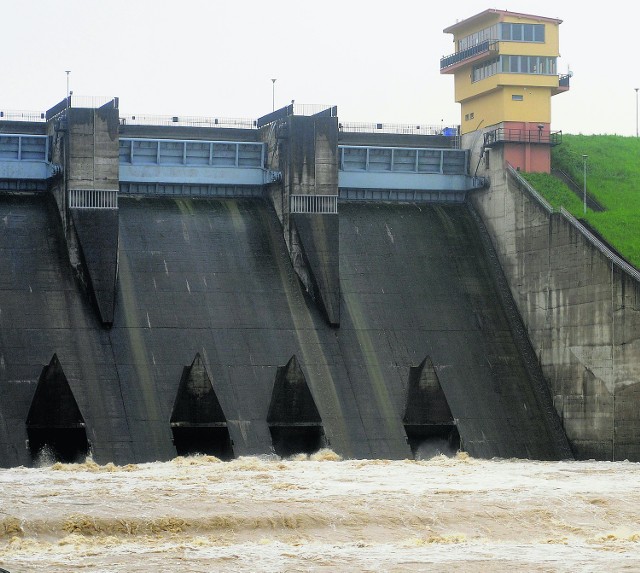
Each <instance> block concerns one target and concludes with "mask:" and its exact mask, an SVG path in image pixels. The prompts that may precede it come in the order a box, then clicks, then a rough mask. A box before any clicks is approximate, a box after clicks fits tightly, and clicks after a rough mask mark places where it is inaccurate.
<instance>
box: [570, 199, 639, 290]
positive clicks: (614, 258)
mask: <svg viewBox="0 0 640 573" xmlns="http://www.w3.org/2000/svg"><path fill="white" fill-rule="evenodd" d="M560 213H561V214H562V216H563V217H564V218H565V219H567V221H569V222H570V223H571V224H572V225H573V226H574V227H575V228H576V229H578V231H580V232H581V233H582V234H583V235H584V236H585V238H586V239H587V240H588V241H589V242H590V243H591V244H592V245H593V246H594V247H595V248H596V249H598V250H599V251H600V252H601V253H602V254H603V255H604V256H605V257H607V259H609V260H610V261H611V262H612V263H613V264H615V265H616V266H618V267H620V268H621V269H622V270H623V271H625V272H626V273H627V274H629V275H631V276H632V277H633V278H634V279H635V280H637V281H638V282H640V272H639V271H638V270H637V269H636V268H634V267H632V266H631V265H630V264H629V263H627V262H626V261H625V260H623V259H621V258H620V257H619V256H618V255H616V254H615V253H614V252H613V251H612V250H611V249H610V248H609V247H607V245H605V244H604V243H603V242H602V241H601V240H600V239H598V237H596V236H595V235H594V234H593V233H592V232H591V231H589V229H587V228H586V227H585V226H584V225H583V224H582V223H581V222H580V221H578V219H576V218H575V217H574V216H573V215H572V214H571V213H569V211H567V210H566V209H565V208H564V207H560Z"/></svg>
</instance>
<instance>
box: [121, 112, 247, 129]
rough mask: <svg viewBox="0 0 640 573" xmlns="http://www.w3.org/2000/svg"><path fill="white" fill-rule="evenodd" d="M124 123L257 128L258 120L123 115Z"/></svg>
mask: <svg viewBox="0 0 640 573" xmlns="http://www.w3.org/2000/svg"><path fill="white" fill-rule="evenodd" d="M120 123H121V124H122V125H160V126H162V125H184V126H189V127H226V128H235V129H256V120H253V119H247V118H238V117H200V116H194V115H138V114H133V115H121V116H120Z"/></svg>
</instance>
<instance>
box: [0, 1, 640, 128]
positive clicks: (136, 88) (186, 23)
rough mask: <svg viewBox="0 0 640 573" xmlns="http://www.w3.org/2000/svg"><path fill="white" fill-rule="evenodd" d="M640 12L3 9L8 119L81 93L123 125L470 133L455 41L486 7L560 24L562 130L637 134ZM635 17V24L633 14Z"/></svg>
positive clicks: (611, 7) (556, 7)
mask: <svg viewBox="0 0 640 573" xmlns="http://www.w3.org/2000/svg"><path fill="white" fill-rule="evenodd" d="M632 5H633V4H632V3H629V2H626V1H625V2H623V1H622V0H610V1H609V2H607V3H606V9H605V7H604V6H603V5H602V4H600V7H598V4H596V2H595V1H594V0H584V1H581V2H568V1H565V2H561V1H558V0H555V1H550V0H517V1H515V0H514V1H513V2H512V3H511V4H508V5H504V6H495V5H493V6H492V5H491V4H487V3H484V2H481V1H477V0H454V1H446V0H443V1H440V2H431V1H428V0H395V1H393V2H380V1H376V2H373V1H371V0H369V1H360V0H339V1H338V0H322V1H321V2H309V1H307V2H305V1H304V0H271V1H270V2H266V1H265V0H244V1H242V0H236V1H235V2H234V1H225V2H222V1H219V2H215V1H213V0H181V1H180V2H168V1H165V0H126V1H124V0H109V1H99V0H21V1H14V0H3V2H2V10H1V11H0V21H1V22H2V24H3V25H2V34H1V35H0V48H1V51H2V54H3V58H2V61H1V63H0V110H29V111H31V110H33V111H43V110H45V109H47V108H49V107H51V106H53V105H54V104H55V103H57V102H58V101H60V100H61V99H63V98H64V96H65V94H66V74H65V70H71V75H70V87H71V90H72V91H73V92H74V93H75V94H76V95H83V96H84V95H94V96H119V97H120V109H121V114H132V113H136V114H161V115H203V116H210V117H211V116H213V117H215V116H217V117H226V118H231V117H241V118H251V119H254V118H257V117H259V116H261V115H264V114H265V113H268V112H270V111H271V107H272V82H271V79H270V78H277V81H276V84H275V104H276V108H278V107H281V106H283V105H285V104H288V103H290V102H291V100H292V99H295V101H296V103H306V104H330V105H337V106H338V115H339V117H340V119H341V120H342V121H345V122H350V121H371V122H383V123H423V124H424V123H427V124H440V122H441V121H444V123H445V125H451V124H458V123H459V122H460V117H459V106H458V104H456V103H455V102H454V101H453V77H452V76H449V75H440V69H439V60H440V57H441V56H443V55H448V54H450V53H453V52H454V51H455V50H454V47H453V42H452V36H451V35H450V34H443V33H442V30H443V29H444V28H445V27H447V26H449V25H451V24H453V23H455V22H456V21H457V20H461V19H464V18H468V17H470V16H473V15H474V14H477V13H478V12H481V11H483V10H485V9H486V8H492V7H493V8H500V9H505V10H510V11H513V12H525V13H529V14H537V15H541V16H549V17H557V18H560V19H562V20H563V21H564V22H563V24H562V25H561V26H560V52H561V58H560V60H559V62H558V72H559V73H565V72H566V71H567V69H568V67H569V66H570V68H571V70H572V71H573V72H574V77H573V78H572V80H571V90H570V91H569V92H568V93H563V94H559V95H557V96H555V97H554V98H553V100H552V102H553V103H552V106H553V107H552V109H553V118H552V129H554V130H558V129H559V130H563V131H564V132H565V133H585V134H588V133H616V134H620V135H635V132H636V121H637V120H636V113H637V107H636V102H637V100H636V97H637V96H636V92H635V90H634V88H635V87H636V86H638V87H640V77H639V76H640V68H638V66H637V65H636V64H635V60H636V53H637V44H636V42H637V35H638V30H637V25H636V22H637V19H636V18H635V17H634V16H633V15H631V14H630V13H629V10H630V6H632ZM625 14H626V16H625Z"/></svg>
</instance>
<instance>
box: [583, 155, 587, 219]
mask: <svg viewBox="0 0 640 573" xmlns="http://www.w3.org/2000/svg"><path fill="white" fill-rule="evenodd" d="M587 157H588V155H583V156H582V182H583V192H582V202H583V213H584V214H585V215H586V214H587Z"/></svg>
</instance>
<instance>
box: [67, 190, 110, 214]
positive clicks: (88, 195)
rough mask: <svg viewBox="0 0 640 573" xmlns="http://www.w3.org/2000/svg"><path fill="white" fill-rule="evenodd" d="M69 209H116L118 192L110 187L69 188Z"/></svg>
mask: <svg viewBox="0 0 640 573" xmlns="http://www.w3.org/2000/svg"><path fill="white" fill-rule="evenodd" d="M69 208H70V209H117V208H118V192H117V191H114V190H111V189H69Z"/></svg>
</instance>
